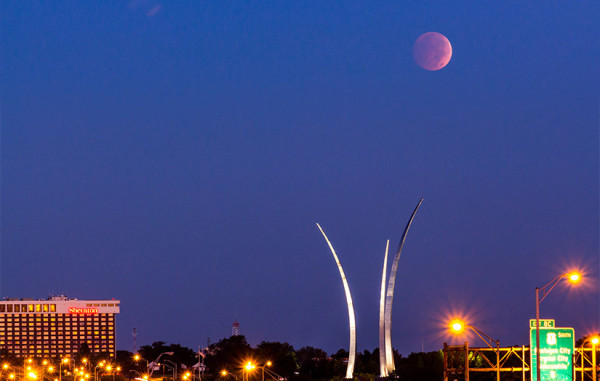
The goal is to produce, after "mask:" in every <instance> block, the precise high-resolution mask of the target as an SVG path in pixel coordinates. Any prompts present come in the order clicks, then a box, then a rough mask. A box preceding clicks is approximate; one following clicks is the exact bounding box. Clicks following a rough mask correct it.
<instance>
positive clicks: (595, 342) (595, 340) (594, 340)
mask: <svg viewBox="0 0 600 381" xmlns="http://www.w3.org/2000/svg"><path fill="white" fill-rule="evenodd" d="M590 342H591V343H592V380H593V381H596V380H597V379H598V378H597V377H598V364H597V363H596V346H597V345H598V343H600V337H598V336H594V337H592V338H591V339H590ZM581 356H582V357H583V345H582V348H581ZM582 369H583V366H582Z"/></svg>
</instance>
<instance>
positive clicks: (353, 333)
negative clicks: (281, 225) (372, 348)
mask: <svg viewBox="0 0 600 381" xmlns="http://www.w3.org/2000/svg"><path fill="white" fill-rule="evenodd" d="M317 227H318V228H319V230H320V231H321V234H323V237H325V241H327V245H329V249H331V254H333V258H334V259H335V263H337V265H338V270H340V276H341V277H342V283H343V284H344V291H345V293H346V302H347V303H348V320H349V322H350V349H349V353H350V354H349V356H348V368H346V378H352V374H353V373H354V362H355V361H356V319H355V317H354V305H353V304H352V295H350V287H348V281H347V280H346V275H345V274H344V269H342V265H341V263H340V260H339V259H338V256H337V254H336V253H335V250H334V249H333V246H332V245H331V242H329V239H328V238H327V236H326V235H325V232H324V231H323V229H321V225H319V224H317Z"/></svg>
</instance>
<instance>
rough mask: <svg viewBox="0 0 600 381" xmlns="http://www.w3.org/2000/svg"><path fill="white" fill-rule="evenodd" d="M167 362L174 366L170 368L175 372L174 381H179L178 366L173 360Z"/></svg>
mask: <svg viewBox="0 0 600 381" xmlns="http://www.w3.org/2000/svg"><path fill="white" fill-rule="evenodd" d="M165 362H168V363H170V364H171V365H172V366H170V368H171V369H172V370H173V381H177V364H175V363H174V362H173V361H171V360H165ZM113 381H114V380H113Z"/></svg>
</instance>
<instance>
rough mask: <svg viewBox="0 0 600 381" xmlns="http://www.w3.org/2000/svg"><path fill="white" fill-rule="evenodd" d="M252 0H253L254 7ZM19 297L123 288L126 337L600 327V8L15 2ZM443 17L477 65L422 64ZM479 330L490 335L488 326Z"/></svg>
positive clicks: (13, 167)
mask: <svg viewBox="0 0 600 381" xmlns="http://www.w3.org/2000/svg"><path fill="white" fill-rule="evenodd" d="M249 3H250V4H249ZM0 12H1V25H2V30H1V44H2V45H1V67H0V73H1V77H0V80H1V84H0V86H1V123H2V124H1V139H2V142H1V143H2V145H1V159H2V161H1V170H2V171H1V187H2V188H1V191H2V192H1V223H2V229H1V239H2V241H1V249H2V250H1V271H0V274H1V279H0V296H3V297H35V298H45V297H47V296H48V295H50V294H63V293H66V294H68V295H69V296H71V297H76V298H79V299H86V298H117V299H120V300H121V301H122V304H121V307H122V308H121V314H120V316H119V318H118V347H119V349H127V350H132V349H133V344H132V338H131V331H132V329H133V328H134V327H135V328H137V330H138V333H139V334H138V346H139V345H143V344H149V343H151V342H152V341H155V340H163V341H166V342H173V343H180V344H182V345H186V346H189V347H193V348H196V347H197V346H198V345H205V344H206V342H207V338H210V339H211V340H212V341H213V342H214V341H217V340H219V339H221V338H223V337H226V336H229V334H230V333H231V325H232V323H233V321H234V319H238V321H239V322H240V324H241V331H242V333H243V334H245V335H246V336H247V338H248V340H249V342H250V343H251V344H253V345H256V344H258V343H259V342H260V341H261V340H269V341H287V342H289V343H291V344H292V345H294V347H296V348H300V347H302V346H305V345H312V346H316V347H320V348H323V349H325V350H326V351H328V352H333V351H337V349H339V348H347V346H348V328H347V321H348V317H347V311H346V305H345V299H344V291H343V288H342V284H341V281H340V278H339V274H338V271H337V268H336V266H335V262H334V260H333V258H332V256H331V254H330V252H329V250H328V248H327V245H326V243H325V241H324V240H323V238H322V237H321V235H320V233H319V231H318V230H317V228H316V226H315V223H316V222H319V223H320V224H321V225H322V226H323V228H324V229H325V232H326V233H327V234H328V235H329V238H330V239H331V241H332V243H333V245H334V246H335V248H336V250H337V252H338V255H339V257H340V260H341V262H342V264H343V266H344V267H345V271H346V275H347V277H348V279H349V282H350V288H351V291H352V293H353V296H354V303H355V308H356V315H357V321H358V349H359V350H362V349H369V350H372V349H374V348H375V347H376V346H377V345H378V344H377V324H378V300H379V286H380V277H381V268H382V265H383V253H384V248H385V241H386V239H388V238H389V239H391V241H392V243H391V246H392V247H393V248H395V247H396V246H397V244H398V240H399V239H400V235H401V233H402V230H403V228H404V225H405V224H406V221H407V219H408V217H409V216H410V213H411V212H412V210H413V208H414V207H415V205H416V203H417V202H418V200H419V198H421V197H424V201H423V205H422V206H421V209H420V211H419V212H418V214H417V216H416V218H415V221H414V223H413V226H412V229H411V231H410V233H409V235H408V238H407V241H406V245H405V248H404V252H403V254H402V258H401V261H400V266H399V270H398V279H397V282H396V296H395V298H394V310H393V327H392V329H393V344H394V346H395V347H396V348H398V349H399V350H400V352H401V353H404V354H408V353H410V352H412V351H420V350H421V348H422V347H424V349H425V350H426V351H431V350H437V349H440V348H441V347H442V344H443V342H444V341H445V340H451V342H462V341H464V338H458V339H451V338H449V337H446V335H445V333H444V330H443V327H442V326H441V325H442V323H443V321H444V318H445V316H447V314H448V313H449V311H463V312H465V313H468V314H469V316H470V317H471V318H472V320H471V323H472V324H473V325H475V326H476V327H478V328H479V329H481V330H483V331H484V332H486V333H488V334H489V335H491V336H493V337H497V338H498V339H500V342H501V344H502V345H512V344H516V345H522V344H527V343H528V319H530V318H533V317H534V311H535V303H534V289H535V287H536V286H542V285H544V284H545V283H546V282H548V281H550V280H551V279H552V278H553V277H554V276H556V275H558V274H560V273H561V272H563V271H564V269H565V268H566V266H582V267H583V268H584V269H585V270H586V275H587V278H586V279H587V281H586V283H585V284H583V285H582V286H581V287H579V288H578V291H570V288H569V287H566V284H565V285H563V284H561V285H560V286H559V287H558V288H556V289H555V290H554V291H552V294H550V296H549V297H548V299H546V300H545V301H544V302H543V303H542V306H541V307H542V317H547V318H554V319H556V321H557V325H558V326H571V327H574V328H575V332H576V336H577V337H581V336H583V335H584V334H587V333H590V332H592V331H599V330H600V292H599V286H598V285H599V282H598V278H599V266H600V264H599V262H600V260H599V252H600V249H599V175H598V173H599V142H600V140H599V104H600V102H599V89H600V71H599V69H598V68H599V65H600V49H598V47H600V27H599V23H598V16H599V14H600V11H599V5H598V2H597V1H577V2H568V1H561V2H546V1H545V2H518V1H512V2H476V1H467V2H459V3H458V2H439V1H432V2H424V1H418V2H417V1H414V2H409V1H381V2H365V1H343V2H341V1H340V2H332V1H314V2H305V1H258V2H241V1H240V2H226V1H212V2H203V1H160V0H147V1H144V0H139V1H131V2H128V1H84V2H82V1H61V2H42V1H19V0H15V1H3V2H1V3H0ZM429 31H436V32H440V33H442V34H444V35H445V36H446V37H447V38H448V39H449V40H450V42H451V43H452V46H453V57H452V60H451V61H450V63H449V64H448V66H447V67H446V68H444V69H442V70H440V71H437V72H428V71H426V70H423V69H421V68H419V67H418V66H417V65H416V64H415V62H414V60H413V57H412V46H413V43H414V41H415V40H416V38H417V37H418V36H419V35H421V34H422V33H425V32H429ZM471 345H483V343H481V342H478V341H477V340H476V339H475V338H473V342H472V344H471Z"/></svg>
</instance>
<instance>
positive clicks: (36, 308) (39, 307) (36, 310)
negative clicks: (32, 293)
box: [35, 304, 42, 312]
mask: <svg viewBox="0 0 600 381" xmlns="http://www.w3.org/2000/svg"><path fill="white" fill-rule="evenodd" d="M35 312H42V305H41V304H36V305H35Z"/></svg>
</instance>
